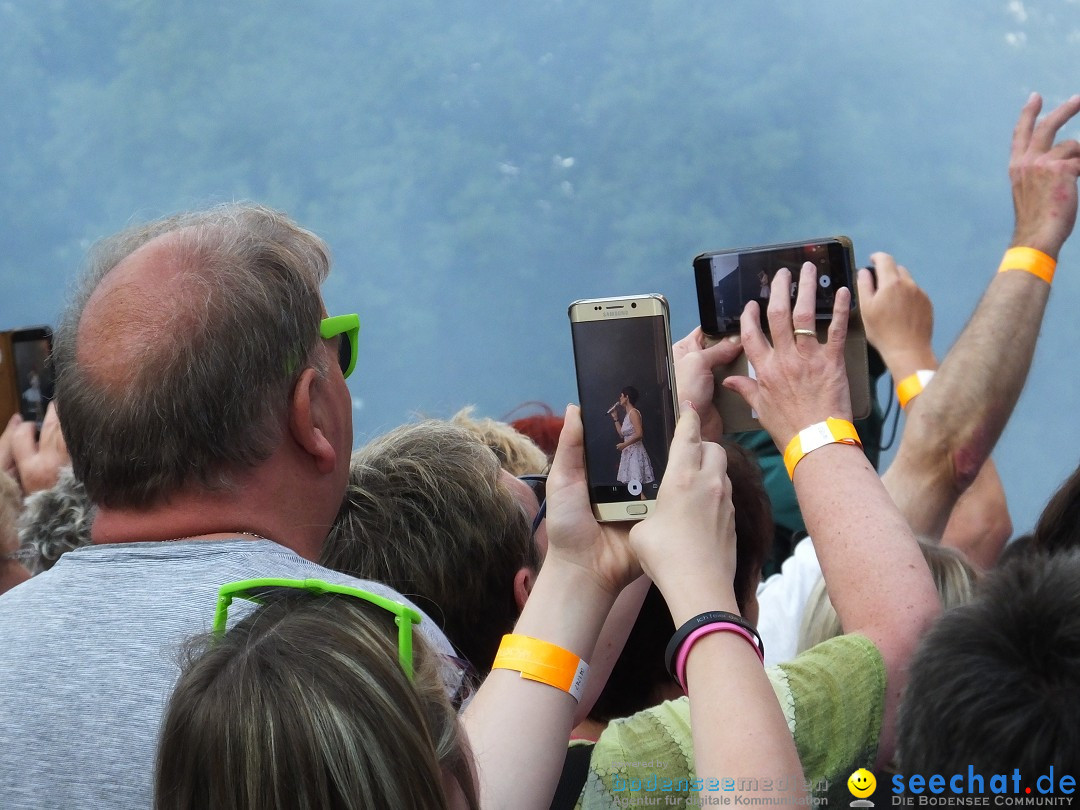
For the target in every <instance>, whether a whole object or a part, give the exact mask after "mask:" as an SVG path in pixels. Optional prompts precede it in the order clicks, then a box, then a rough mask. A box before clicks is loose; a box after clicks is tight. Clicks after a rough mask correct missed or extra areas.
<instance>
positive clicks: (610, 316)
mask: <svg viewBox="0 0 1080 810" xmlns="http://www.w3.org/2000/svg"><path fill="white" fill-rule="evenodd" d="M569 314H570V330H571V335H572V337H573V342H574V367H575V371H576V374H577V384H578V401H579V402H580V403H581V420H582V423H583V425H584V428H585V468H586V473H587V476H588V480H589V501H590V503H591V504H592V508H593V514H595V515H596V519H597V520H600V521H619V520H642V519H643V518H645V517H648V515H649V514H651V513H652V511H653V510H654V509H655V508H656V493H657V491H658V490H659V489H660V481H661V479H662V478H663V476H664V470H665V469H666V468H667V461H668V449H669V448H670V447H671V440H672V437H673V436H674V435H675V420H676V418H677V415H678V400H677V395H676V391H675V364H674V361H673V359H672V355H671V325H670V316H669V314H668V304H667V301H666V300H665V298H664V297H663V296H662V295H658V294H655V293H654V294H651V295H630V296H625V297H622V298H593V299H587V300H582V301H575V302H574V303H572V304H571V305H570V310H569Z"/></svg>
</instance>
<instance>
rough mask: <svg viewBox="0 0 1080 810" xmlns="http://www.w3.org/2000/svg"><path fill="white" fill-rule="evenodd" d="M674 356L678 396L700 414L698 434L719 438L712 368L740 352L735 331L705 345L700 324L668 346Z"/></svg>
mask: <svg viewBox="0 0 1080 810" xmlns="http://www.w3.org/2000/svg"><path fill="white" fill-rule="evenodd" d="M671 351H672V355H673V356H674V358H675V387H676V388H677V389H678V393H679V399H681V400H686V401H688V402H690V403H691V404H692V405H693V406H694V409H695V410H696V411H697V412H698V415H699V416H700V417H701V435H702V436H704V437H705V438H706V439H710V440H712V441H719V440H720V437H721V436H723V435H724V424H723V421H722V420H721V419H720V413H719V412H718V411H717V410H716V406H715V405H714V404H713V394H714V392H715V389H716V379H715V378H714V377H713V373H712V372H713V369H714V368H716V367H717V366H724V365H727V364H728V363H730V362H732V361H733V360H734V359H735V358H736V357H738V356H739V354H740V353H741V352H742V344H741V342H740V339H739V337H738V336H737V335H732V336H731V337H728V338H724V339H723V340H721V341H720V342H719V343H715V344H713V345H712V346H707V345H706V340H705V334H704V333H703V332H702V331H701V327H698V328H696V329H694V331H693V332H691V333H690V334H689V335H687V336H686V337H684V338H683V339H682V340H680V341H677V342H676V343H675V344H673V345H672V347H671Z"/></svg>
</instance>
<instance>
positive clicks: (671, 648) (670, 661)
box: [664, 610, 765, 680]
mask: <svg viewBox="0 0 1080 810" xmlns="http://www.w3.org/2000/svg"><path fill="white" fill-rule="evenodd" d="M716 622H729V623H731V624H737V625H739V627H741V628H742V629H743V630H745V631H746V632H748V633H749V634H750V635H752V636H753V637H754V643H755V644H756V645H757V648H758V650H760V651H761V655H762V656H764V655H765V642H763V641H762V640H761V636H760V635H759V634H758V631H757V630H756V629H755V627H754V625H752V624H750V622H748V621H747V620H746V619H744V618H743V617H742V616H740V615H738V614H737V613H728V612H727V611H726V610H710V611H709V612H708V613H699V614H698V615H697V616H695V617H694V618H692V619H691V620H690V621H688V622H686V623H685V624H684V625H683V626H682V627H680V628H679V629H678V630H676V631H675V635H673V636H672V637H671V641H669V642H668V645H667V649H666V650H664V664H665V665H666V666H667V671H668V674H670V675H671V677H672V678H675V679H676V680H678V678H677V677H676V675H675V656H676V655H678V654H679V648H680V647H681V646H682V645H683V642H684V641H686V637H687V636H689V635H690V634H691V633H693V632H694V631H695V630H697V629H698V628H699V627H703V626H704V625H706V624H715V623H716Z"/></svg>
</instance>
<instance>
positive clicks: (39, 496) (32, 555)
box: [18, 467, 94, 574]
mask: <svg viewBox="0 0 1080 810" xmlns="http://www.w3.org/2000/svg"><path fill="white" fill-rule="evenodd" d="M93 521H94V509H93V506H92V505H91V503H90V497H89V496H88V495H87V494H86V488H85V487H84V486H83V485H82V483H81V482H80V481H79V480H78V479H77V478H75V474H74V473H73V472H72V471H71V467H64V468H63V469H62V470H60V478H59V480H58V481H57V482H56V485H55V486H54V487H52V489H44V490H42V491H40V492H35V493H34V494H33V495H30V496H29V497H28V498H27V499H26V504H25V506H24V507H23V511H22V514H21V515H20V516H19V520H18V528H19V545H20V549H19V558H20V559H21V560H22V561H23V562H24V563H25V565H26V567H27V568H29V569H30V573H32V574H40V573H41V572H42V571H48V570H49V569H50V568H52V567H53V564H54V563H55V562H56V561H57V560H58V559H60V555H61V554H64V553H65V552H68V551H71V550H73V549H76V548H78V547H79V546H85V545H88V544H89V543H90V526H91V524H92V523H93Z"/></svg>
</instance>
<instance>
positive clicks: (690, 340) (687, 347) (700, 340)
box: [671, 326, 705, 358]
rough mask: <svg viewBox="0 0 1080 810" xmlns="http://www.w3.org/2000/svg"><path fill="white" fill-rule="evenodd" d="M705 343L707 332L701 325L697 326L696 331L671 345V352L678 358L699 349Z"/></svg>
mask: <svg viewBox="0 0 1080 810" xmlns="http://www.w3.org/2000/svg"><path fill="white" fill-rule="evenodd" d="M704 345H705V333H704V332H702V331H701V327H700V326H695V327H694V331H692V332H691V333H690V334H689V335H687V336H686V337H684V338H681V339H680V340H677V341H675V342H674V343H673V344H672V345H671V353H672V355H674V356H675V357H676V358H679V357H683V356H684V355H687V354H689V353H690V352H692V351H697V350H698V349H700V348H701V347H703V346H704Z"/></svg>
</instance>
